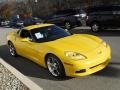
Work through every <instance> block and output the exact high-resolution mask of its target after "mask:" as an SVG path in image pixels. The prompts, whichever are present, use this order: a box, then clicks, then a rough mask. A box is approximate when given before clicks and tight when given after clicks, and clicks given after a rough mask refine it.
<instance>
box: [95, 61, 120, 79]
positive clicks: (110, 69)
mask: <svg viewBox="0 0 120 90" xmlns="http://www.w3.org/2000/svg"><path fill="white" fill-rule="evenodd" d="M117 65H120V63H115V64H114V66H117ZM114 66H113V64H112V63H110V64H109V65H108V66H107V67H106V68H105V69H103V70H101V71H99V72H97V73H95V74H94V75H96V76H102V77H111V78H118V77H120V69H119V68H117V67H114Z"/></svg>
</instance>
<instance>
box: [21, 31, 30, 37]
mask: <svg viewBox="0 0 120 90" xmlns="http://www.w3.org/2000/svg"><path fill="white" fill-rule="evenodd" d="M20 37H21V38H30V39H31V35H30V33H29V31H27V30H22V31H21V33H20Z"/></svg>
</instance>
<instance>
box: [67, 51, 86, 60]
mask: <svg viewBox="0 0 120 90" xmlns="http://www.w3.org/2000/svg"><path fill="white" fill-rule="evenodd" d="M65 56H67V57H70V58H71V59H77V60H84V59H86V57H85V56H84V55H82V54H80V53H77V52H72V51H67V52H65Z"/></svg>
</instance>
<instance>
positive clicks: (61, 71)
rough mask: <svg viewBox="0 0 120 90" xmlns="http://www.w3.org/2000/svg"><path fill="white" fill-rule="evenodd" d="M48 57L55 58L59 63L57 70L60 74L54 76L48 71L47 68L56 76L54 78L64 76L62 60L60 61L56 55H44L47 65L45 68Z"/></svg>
mask: <svg viewBox="0 0 120 90" xmlns="http://www.w3.org/2000/svg"><path fill="white" fill-rule="evenodd" d="M49 57H53V58H55V59H56V60H57V63H59V72H60V75H59V76H54V75H52V73H51V72H50V71H49V69H48V71H49V73H50V74H51V75H52V76H53V77H56V78H61V77H65V69H64V66H63V64H62V62H61V61H60V59H59V58H58V57H57V56H55V55H52V54H50V55H48V56H47V57H46V66H47V68H48V65H47V59H48V58H49Z"/></svg>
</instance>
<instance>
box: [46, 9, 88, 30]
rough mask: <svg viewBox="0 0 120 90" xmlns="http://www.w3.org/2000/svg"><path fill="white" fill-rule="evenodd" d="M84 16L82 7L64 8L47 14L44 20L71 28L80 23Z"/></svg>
mask: <svg viewBox="0 0 120 90" xmlns="http://www.w3.org/2000/svg"><path fill="white" fill-rule="evenodd" d="M85 17H86V13H85V12H84V11H83V10H82V9H66V10H60V11H57V12H55V13H53V14H52V15H50V16H48V17H47V18H46V20H45V22H47V23H53V24H56V25H58V26H61V27H64V28H65V29H71V28H72V27H74V26H80V25H82V20H84V18H85Z"/></svg>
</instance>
